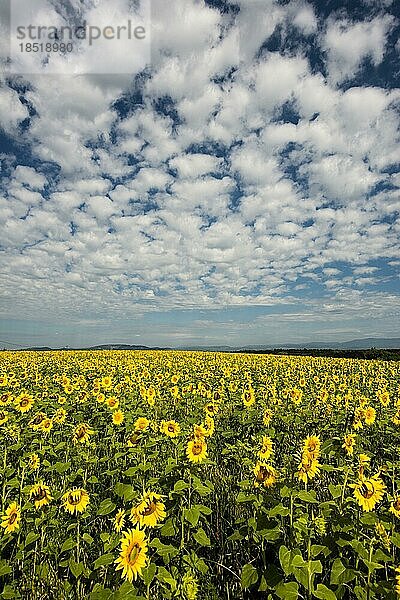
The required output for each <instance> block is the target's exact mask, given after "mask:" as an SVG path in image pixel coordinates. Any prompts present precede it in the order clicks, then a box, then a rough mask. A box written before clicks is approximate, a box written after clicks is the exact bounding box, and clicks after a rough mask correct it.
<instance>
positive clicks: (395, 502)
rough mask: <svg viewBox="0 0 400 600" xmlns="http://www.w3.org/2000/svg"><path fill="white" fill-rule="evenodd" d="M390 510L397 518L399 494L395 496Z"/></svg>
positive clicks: (398, 516) (399, 511) (399, 503)
mask: <svg viewBox="0 0 400 600" xmlns="http://www.w3.org/2000/svg"><path fill="white" fill-rule="evenodd" d="M389 510H390V512H391V513H393V514H394V515H395V517H397V518H398V519H400V496H397V497H396V498H395V499H394V500H393V502H392V504H391V505H390V508H389Z"/></svg>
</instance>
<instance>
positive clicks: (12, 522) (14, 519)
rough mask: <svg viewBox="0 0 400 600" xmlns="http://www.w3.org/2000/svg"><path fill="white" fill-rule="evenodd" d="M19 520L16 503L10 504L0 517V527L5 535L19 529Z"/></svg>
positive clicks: (19, 515) (19, 514) (19, 513)
mask: <svg viewBox="0 0 400 600" xmlns="http://www.w3.org/2000/svg"><path fill="white" fill-rule="evenodd" d="M20 520H21V511H20V508H19V506H18V504H17V503H16V502H11V504H10V506H9V507H8V508H7V510H6V512H5V514H4V515H3V516H2V517H1V523H0V525H1V526H2V527H4V532H5V533H13V531H16V530H17V529H19V522H20Z"/></svg>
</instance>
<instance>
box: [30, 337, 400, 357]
mask: <svg viewBox="0 0 400 600" xmlns="http://www.w3.org/2000/svg"><path fill="white" fill-rule="evenodd" d="M371 349H377V350H392V349H397V350H399V351H400V338H374V337H369V338H361V339H354V340H349V341H347V342H324V341H321V342H304V343H302V344H298V343H296V344H290V343H289V344H256V345H254V344H251V345H248V346H222V345H221V346H195V345H193V346H182V347H180V348H171V347H159V346H143V345H140V344H135V345H134V344H98V345H96V346H89V347H86V348H69V347H64V348H49V347H48V346H33V347H30V348H26V350H30V351H37V352H46V351H50V350H192V351H194V350H199V351H209V352H271V350H280V351H283V350H288V351H290V350H293V351H296V354H298V353H299V352H298V351H299V350H332V351H340V350H342V351H347V350H371ZM21 350H22V348H21Z"/></svg>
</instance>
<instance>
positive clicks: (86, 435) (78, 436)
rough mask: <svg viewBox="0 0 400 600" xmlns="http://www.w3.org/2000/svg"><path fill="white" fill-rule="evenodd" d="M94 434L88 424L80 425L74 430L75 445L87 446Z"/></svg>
mask: <svg viewBox="0 0 400 600" xmlns="http://www.w3.org/2000/svg"><path fill="white" fill-rule="evenodd" d="M93 434H94V431H93V429H92V428H91V427H90V425H88V423H79V425H77V426H76V427H75V429H74V433H73V436H72V439H73V441H74V444H86V443H87V442H88V441H89V439H90V436H91V435H93Z"/></svg>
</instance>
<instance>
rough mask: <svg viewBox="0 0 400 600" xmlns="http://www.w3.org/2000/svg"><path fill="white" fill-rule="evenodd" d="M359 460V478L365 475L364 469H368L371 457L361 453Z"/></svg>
mask: <svg viewBox="0 0 400 600" xmlns="http://www.w3.org/2000/svg"><path fill="white" fill-rule="evenodd" d="M358 460H359V465H358V474H359V478H360V479H362V477H363V475H364V471H365V469H367V468H368V467H369V463H370V462H371V459H370V457H369V456H367V455H366V454H359V456H358Z"/></svg>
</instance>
